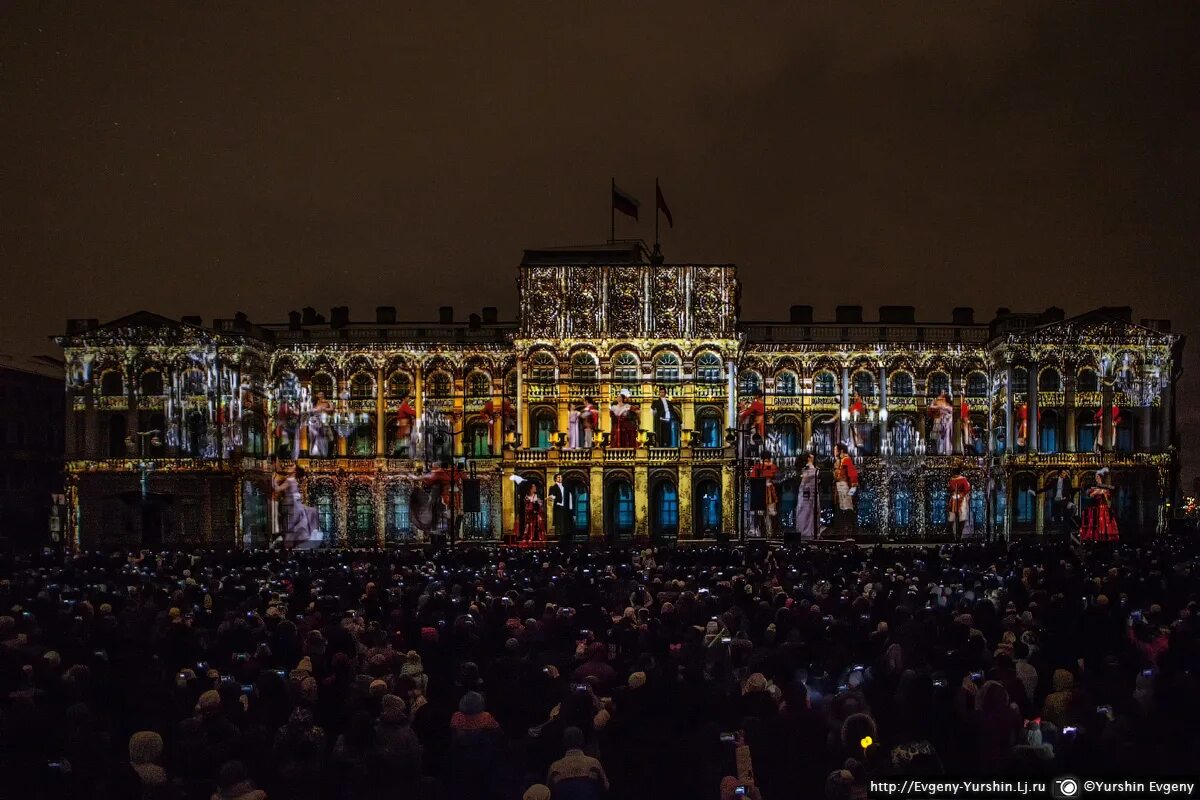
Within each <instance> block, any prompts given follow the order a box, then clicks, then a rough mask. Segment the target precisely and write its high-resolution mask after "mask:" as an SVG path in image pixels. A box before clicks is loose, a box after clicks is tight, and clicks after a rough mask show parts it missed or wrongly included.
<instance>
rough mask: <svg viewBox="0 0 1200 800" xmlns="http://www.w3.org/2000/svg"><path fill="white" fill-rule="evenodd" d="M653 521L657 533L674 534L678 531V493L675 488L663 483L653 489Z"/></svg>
mask: <svg viewBox="0 0 1200 800" xmlns="http://www.w3.org/2000/svg"><path fill="white" fill-rule="evenodd" d="M654 494H655V501H654V507H655V521H656V523H657V527H658V532H659V533H675V532H676V531H678V530H679V493H678V492H676V491H675V487H674V486H673V485H672V484H670V483H668V482H666V481H663V482H662V483H660V484H659V485H658V487H657V488H656V489H655V492H654Z"/></svg>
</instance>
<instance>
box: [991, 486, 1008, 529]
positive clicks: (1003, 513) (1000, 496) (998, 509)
mask: <svg viewBox="0 0 1200 800" xmlns="http://www.w3.org/2000/svg"><path fill="white" fill-rule="evenodd" d="M993 497H994V501H993V507H992V525H994V526H995V527H997V528H1003V527H1004V520H1005V519H1007V518H1008V491H1007V488H1006V487H1005V485H1004V483H1003V482H999V483H997V484H996V493H995V495H994V496H993Z"/></svg>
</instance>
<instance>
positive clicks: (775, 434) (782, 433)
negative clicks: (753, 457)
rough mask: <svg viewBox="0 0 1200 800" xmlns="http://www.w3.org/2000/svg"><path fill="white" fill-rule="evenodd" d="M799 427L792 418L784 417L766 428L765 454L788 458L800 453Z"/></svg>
mask: <svg viewBox="0 0 1200 800" xmlns="http://www.w3.org/2000/svg"><path fill="white" fill-rule="evenodd" d="M799 445H800V426H798V425H797V424H796V422H795V418H794V417H785V418H784V419H782V420H780V421H779V422H777V423H775V424H773V425H771V426H770V427H768V428H767V452H769V453H773V454H774V455H775V456H777V457H781V458H788V457H791V456H796V455H799V453H800V447H799Z"/></svg>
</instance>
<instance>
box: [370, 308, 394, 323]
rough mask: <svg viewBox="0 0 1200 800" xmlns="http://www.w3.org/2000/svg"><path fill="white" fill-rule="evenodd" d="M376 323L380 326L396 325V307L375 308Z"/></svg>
mask: <svg viewBox="0 0 1200 800" xmlns="http://www.w3.org/2000/svg"><path fill="white" fill-rule="evenodd" d="M375 322H376V323H378V324H379V325H395V324H396V307H395V306H375Z"/></svg>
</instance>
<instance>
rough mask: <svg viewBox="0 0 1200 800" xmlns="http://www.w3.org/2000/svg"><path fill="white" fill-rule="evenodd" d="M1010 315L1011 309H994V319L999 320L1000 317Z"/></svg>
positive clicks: (1005, 307)
mask: <svg viewBox="0 0 1200 800" xmlns="http://www.w3.org/2000/svg"><path fill="white" fill-rule="evenodd" d="M1011 313H1012V309H1011V308H1009V307H1008V306H1000V307H999V308H997V309H996V319H999V318H1000V317H1007V316H1008V315H1009V314H1011Z"/></svg>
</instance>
